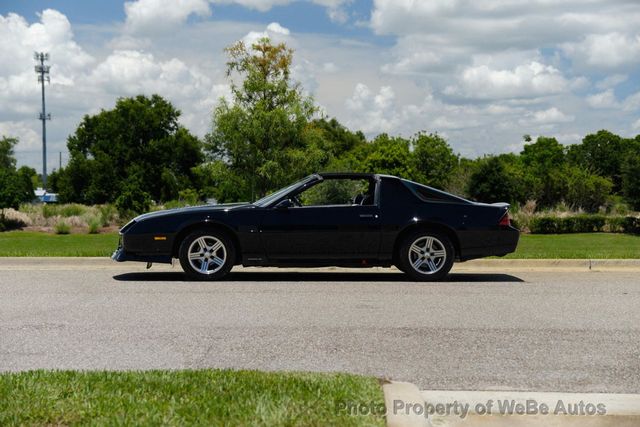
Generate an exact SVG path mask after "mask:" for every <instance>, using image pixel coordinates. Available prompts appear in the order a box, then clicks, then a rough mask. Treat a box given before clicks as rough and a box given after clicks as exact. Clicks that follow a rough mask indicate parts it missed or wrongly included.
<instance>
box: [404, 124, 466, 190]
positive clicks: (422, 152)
mask: <svg viewBox="0 0 640 427" xmlns="http://www.w3.org/2000/svg"><path fill="white" fill-rule="evenodd" d="M411 145H412V147H413V158H414V161H415V164H414V169H415V174H416V176H415V179H416V180H417V181H419V182H422V183H424V184H427V185H431V186H433V187H436V188H440V189H444V188H445V187H446V186H447V185H448V184H449V182H450V181H451V176H452V174H453V171H454V170H455V169H456V167H457V166H458V162H459V158H458V156H457V155H456V154H454V153H453V150H452V149H451V147H450V146H449V144H448V143H447V141H446V140H445V139H444V138H442V137H441V136H440V135H438V134H426V133H419V134H417V135H416V136H415V137H414V138H413V140H412V141H411Z"/></svg>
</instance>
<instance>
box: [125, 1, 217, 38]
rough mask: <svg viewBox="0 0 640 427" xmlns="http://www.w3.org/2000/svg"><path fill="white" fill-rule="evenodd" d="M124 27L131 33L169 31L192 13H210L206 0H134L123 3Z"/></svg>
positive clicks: (200, 14)
mask: <svg viewBox="0 0 640 427" xmlns="http://www.w3.org/2000/svg"><path fill="white" fill-rule="evenodd" d="M124 10H125V14H126V15H127V19H126V21H125V28H126V29H127V30H128V31H129V32H132V33H143V34H149V33H151V34H153V33H159V32H170V31H172V29H173V28H174V27H175V26H177V25H179V24H182V23H184V22H185V21H186V20H187V18H188V17H189V16H190V15H192V14H194V15H199V16H208V15H209V14H210V13H211V10H210V8H209V1H208V0H172V1H166V0H135V1H128V2H125V4H124Z"/></svg>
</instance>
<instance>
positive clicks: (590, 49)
mask: <svg viewBox="0 0 640 427" xmlns="http://www.w3.org/2000/svg"><path fill="white" fill-rule="evenodd" d="M562 48H563V50H564V52H565V53H566V54H567V55H568V56H569V57H570V58H572V59H573V60H574V61H575V62H576V63H577V64H578V65H580V66H587V67H593V68H602V69H618V68H624V67H627V66H630V65H633V64H637V63H638V62H640V35H638V34H635V35H627V34H621V33H617V32H614V33H608V34H589V35H587V36H586V37H585V38H584V40H583V41H581V42H578V43H567V44H564V45H563V46H562Z"/></svg>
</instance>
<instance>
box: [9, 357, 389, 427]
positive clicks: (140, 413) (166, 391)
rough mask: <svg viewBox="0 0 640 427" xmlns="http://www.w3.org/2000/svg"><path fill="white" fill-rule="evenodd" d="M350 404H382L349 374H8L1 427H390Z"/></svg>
mask: <svg viewBox="0 0 640 427" xmlns="http://www.w3.org/2000/svg"><path fill="white" fill-rule="evenodd" d="M344 402H357V403H361V402H362V403H365V402H366V403H370V402H373V403H375V404H378V405H380V404H382V403H383V402H384V398H383V394H382V389H381V387H380V385H379V384H378V380H376V379H375V378H370V377H361V376H356V375H348V374H312V373H267V372H257V371H230V370H198V371H143V372H78V371H31V372H22V373H4V374H0V425H2V426H7V425H79V424H83V425H84V424H91V425H194V424H195V425H213V426H223V425H233V426H258V425H264V426H297V425H304V426H321V425H340V426H383V425H384V416H383V415H368V416H365V415H353V414H350V413H348V412H347V411H344V410H342V411H340V410H338V409H337V408H338V407H339V405H340V404H343V403H344Z"/></svg>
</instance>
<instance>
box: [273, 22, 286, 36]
mask: <svg viewBox="0 0 640 427" xmlns="http://www.w3.org/2000/svg"><path fill="white" fill-rule="evenodd" d="M267 31H269V32H271V33H274V34H282V35H283V36H288V35H289V34H290V33H291V32H290V31H289V29H288V28H285V27H283V26H282V25H280V24H278V23H277V22H272V23H271V24H269V25H267Z"/></svg>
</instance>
